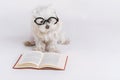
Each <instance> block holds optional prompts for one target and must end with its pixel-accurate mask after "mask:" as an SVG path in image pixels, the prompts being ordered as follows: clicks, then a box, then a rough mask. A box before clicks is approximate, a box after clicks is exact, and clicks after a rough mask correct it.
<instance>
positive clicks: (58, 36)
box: [25, 6, 69, 52]
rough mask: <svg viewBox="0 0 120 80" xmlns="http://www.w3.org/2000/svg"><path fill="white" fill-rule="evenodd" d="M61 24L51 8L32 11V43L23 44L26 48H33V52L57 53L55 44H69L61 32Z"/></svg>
mask: <svg viewBox="0 0 120 80" xmlns="http://www.w3.org/2000/svg"><path fill="white" fill-rule="evenodd" d="M60 24H61V22H60V20H59V18H58V17H57V15H56V12H55V10H54V9H53V8H51V7H48V6H43V7H38V8H36V9H34V10H33V18H32V25H33V26H32V29H33V37H34V41H27V42H25V45H26V46H34V45H35V47H34V50H37V51H42V52H45V51H47V52H58V49H57V44H69V40H68V39H66V38H65V37H64V35H63V33H62V32H61V26H60Z"/></svg>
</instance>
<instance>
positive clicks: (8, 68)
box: [0, 0, 120, 80]
mask: <svg viewBox="0 0 120 80" xmlns="http://www.w3.org/2000/svg"><path fill="white" fill-rule="evenodd" d="M68 2H69V4H68ZM42 3H44V4H45V3H47V4H48V3H54V4H55V5H56V6H57V7H56V8H57V10H58V13H59V16H60V17H61V19H62V20H63V23H64V24H63V31H64V32H66V35H67V36H69V37H70V39H71V44H70V45H69V46H60V50H61V51H62V53H64V54H67V55H68V56H69V59H68V63H67V66H66V70H65V71H54V70H49V71H47V70H14V69H12V67H13V65H14V63H15V62H16V60H17V58H18V56H19V55H20V54H21V53H22V52H23V51H30V50H31V48H28V47H25V46H24V45H23V42H24V41H26V40H29V39H30V37H31V32H30V30H31V27H30V26H31V25H30V19H31V12H30V11H31V10H32V9H33V8H34V7H35V6H36V5H39V4H42ZM42 3H41V1H39V0H31V1H29V0H20V1H16V0H0V6H1V7H0V80H120V15H119V14H120V10H119V9H120V5H119V4H120V1H119V0H96V1H95V0H60V1H55V0H52V1H50V0H44V1H42ZM61 5H62V6H61Z"/></svg>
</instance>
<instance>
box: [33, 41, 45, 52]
mask: <svg viewBox="0 0 120 80" xmlns="http://www.w3.org/2000/svg"><path fill="white" fill-rule="evenodd" d="M33 50H35V51H42V52H44V51H45V43H44V42H42V41H41V40H39V39H35V47H34V48H33Z"/></svg>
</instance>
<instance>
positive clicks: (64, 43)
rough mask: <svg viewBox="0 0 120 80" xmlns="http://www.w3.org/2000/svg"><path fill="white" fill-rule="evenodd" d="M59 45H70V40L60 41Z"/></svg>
mask: <svg viewBox="0 0 120 80" xmlns="http://www.w3.org/2000/svg"><path fill="white" fill-rule="evenodd" d="M58 44H62V45H68V44H70V40H65V41H58Z"/></svg>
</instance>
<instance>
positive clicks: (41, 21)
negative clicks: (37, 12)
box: [36, 19, 44, 24]
mask: <svg viewBox="0 0 120 80" xmlns="http://www.w3.org/2000/svg"><path fill="white" fill-rule="evenodd" d="M36 22H37V23H39V24H42V23H43V22H44V21H43V20H42V19H37V20H36Z"/></svg>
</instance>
